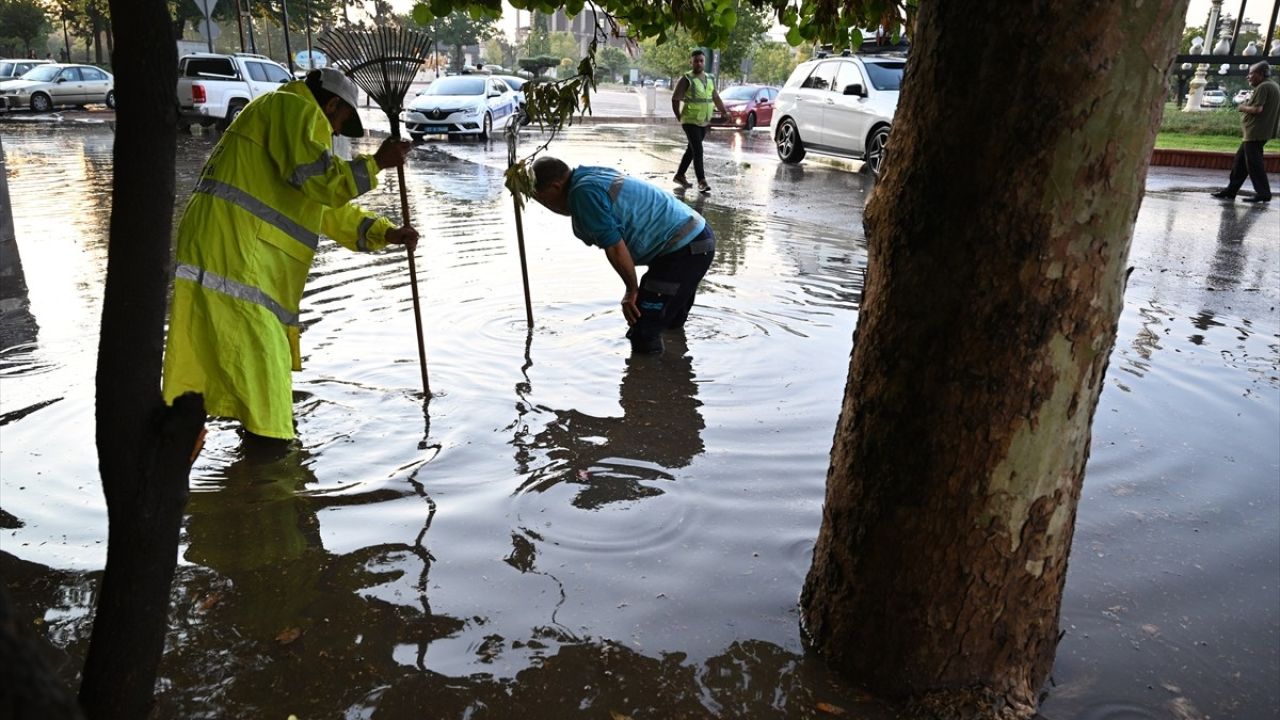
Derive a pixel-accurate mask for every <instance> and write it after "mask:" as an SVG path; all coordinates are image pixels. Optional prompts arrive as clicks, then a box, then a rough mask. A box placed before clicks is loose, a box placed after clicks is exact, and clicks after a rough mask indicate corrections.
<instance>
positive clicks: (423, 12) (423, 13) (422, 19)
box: [413, 3, 436, 25]
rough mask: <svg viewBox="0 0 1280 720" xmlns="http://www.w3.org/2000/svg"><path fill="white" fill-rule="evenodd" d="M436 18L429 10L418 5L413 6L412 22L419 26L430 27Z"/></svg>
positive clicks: (420, 4) (424, 6)
mask: <svg viewBox="0 0 1280 720" xmlns="http://www.w3.org/2000/svg"><path fill="white" fill-rule="evenodd" d="M435 19H436V16H435V15H434V14H432V12H431V8H428V7H427V6H426V5H423V4H422V3H419V4H417V5H414V6H413V21H414V22H416V23H418V24H419V25H430V24H431V21H432V20H435Z"/></svg>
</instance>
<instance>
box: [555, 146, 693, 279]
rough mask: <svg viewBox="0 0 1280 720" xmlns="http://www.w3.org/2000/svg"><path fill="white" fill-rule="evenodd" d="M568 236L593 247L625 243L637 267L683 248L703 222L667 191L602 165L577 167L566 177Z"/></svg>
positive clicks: (691, 209)
mask: <svg viewBox="0 0 1280 720" xmlns="http://www.w3.org/2000/svg"><path fill="white" fill-rule="evenodd" d="M569 217H570V218H572V220H573V234H574V235H577V236H578V238H580V239H581V240H582V241H583V242H584V243H586V244H588V245H595V246H596V247H599V248H608V247H612V246H614V245H616V244H617V243H618V241H619V240H626V241H627V251H628V252H629V253H631V259H632V261H633V262H634V263H635V264H637V265H648V264H649V263H651V262H653V260H654V258H656V257H658V256H660V255H666V254H667V253H670V252H674V251H676V250H679V249H680V248H682V247H684V246H685V245H688V244H689V242H690V241H691V240H693V238H694V237H696V236H697V235H698V233H700V232H702V229H703V228H704V227H706V224H707V221H706V220H704V219H703V218H702V216H701V215H699V214H698V213H697V212H696V211H694V209H693V208H691V207H689V206H688V205H685V204H684V203H682V202H680V201H679V200H678V199H676V197H675V196H674V195H672V194H671V193H669V192H667V191H665V190H661V189H659V188H657V187H655V186H653V185H650V184H649V183H647V182H645V181H643V180H637V179H635V178H632V177H627V176H625V175H622V174H620V173H619V172H618V171H617V170H613V169H611V168H602V167H586V166H583V167H578V168H575V169H574V170H573V174H572V175H571V176H570V177H569Z"/></svg>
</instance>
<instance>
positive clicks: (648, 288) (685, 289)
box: [627, 225, 716, 352]
mask: <svg viewBox="0 0 1280 720" xmlns="http://www.w3.org/2000/svg"><path fill="white" fill-rule="evenodd" d="M715 254H716V237H715V234H714V233H712V232H711V226H710V225H708V226H706V227H705V228H704V229H703V230H702V232H700V233H698V236H697V237H695V238H694V239H693V240H692V241H690V242H689V244H688V245H685V246H684V247H682V248H680V249H679V250H676V251H675V252H671V253H667V254H666V255H659V256H658V257H657V258H656V259H655V260H654V261H653V262H651V263H649V270H648V271H647V272H645V274H644V277H643V278H641V279H640V292H639V294H638V297H637V299H636V305H637V307H639V308H640V319H639V320H637V321H636V322H635V324H634V325H632V326H631V330H629V331H628V332H627V338H628V339H630V340H631V349H632V350H634V351H636V352H661V351H662V337H661V333H662V331H663V330H666V329H669V328H678V327H681V326H683V325H684V322H685V320H688V319H689V310H690V309H692V308H693V300H694V297H695V296H696V295H697V293H698V283H700V282H702V277H703V276H704V275H706V274H707V270H708V269H709V268H710V267H711V260H712V259H713V258H714V257H715Z"/></svg>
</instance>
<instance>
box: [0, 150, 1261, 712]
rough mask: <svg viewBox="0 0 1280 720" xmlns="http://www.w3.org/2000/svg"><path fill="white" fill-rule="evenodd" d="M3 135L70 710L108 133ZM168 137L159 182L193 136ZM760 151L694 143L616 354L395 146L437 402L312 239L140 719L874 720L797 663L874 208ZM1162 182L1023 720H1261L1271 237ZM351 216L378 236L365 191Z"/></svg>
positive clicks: (25, 450)
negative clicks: (625, 718)
mask: <svg viewBox="0 0 1280 720" xmlns="http://www.w3.org/2000/svg"><path fill="white" fill-rule="evenodd" d="M3 132H4V140H3V143H4V148H5V152H6V153H7V160H8V179H9V185H10V192H11V196H12V200H13V212H14V216H15V218H14V220H15V227H16V232H17V236H18V249H19V251H20V252H19V253H17V254H15V257H12V258H11V257H5V258H4V262H5V265H6V269H8V268H9V267H10V266H12V265H17V266H20V269H21V272H22V274H23V278H24V280H25V286H26V291H25V293H20V294H19V295H20V297H16V298H8V297H6V298H5V303H6V304H5V306H4V307H5V309H6V311H5V314H4V315H3V321H4V322H3V325H4V338H5V346H6V347H5V348H4V349H3V351H0V466H2V468H3V477H2V479H0V491H2V495H0V498H2V500H3V510H4V513H5V515H4V516H3V519H4V525H5V527H6V529H5V530H3V534H2V535H0V548H2V549H3V550H4V551H6V552H8V553H12V554H13V555H16V556H17V557H18V558H20V559H21V560H22V561H25V562H23V563H17V562H14V561H9V562H6V563H5V564H4V565H3V567H4V568H5V569H4V572H5V573H6V575H8V576H10V577H11V578H13V579H11V580H10V582H11V584H15V580H16V584H17V585H18V589H17V591H16V593H15V594H16V596H17V599H18V600H19V602H21V603H22V604H23V605H24V606H25V607H27V608H30V609H31V611H32V612H33V613H34V614H35V615H37V616H39V617H41V618H42V623H41V627H42V628H43V629H44V630H45V632H46V633H47V635H48V637H49V638H50V639H51V640H52V641H53V643H54V645H55V646H56V648H57V651H58V652H59V653H60V655H59V657H58V659H59V660H60V662H61V665H60V667H61V668H62V672H64V674H66V675H67V677H68V679H69V680H71V679H73V677H74V673H75V669H76V668H77V667H78V665H79V658H80V657H81V656H82V654H83V651H84V647H85V643H86V641H87V637H88V628H89V608H90V607H91V603H92V601H93V588H94V585H95V583H96V580H97V577H98V575H99V570H100V568H101V566H102V563H103V561H104V557H105V547H104V545H105V539H106V515H105V509H104V507H103V502H102V498H101V493H100V490H99V488H98V484H97V475H96V459H95V455H94V448H93V446H92V438H93V433H92V423H93V369H94V353H95V352H96V348H95V343H94V338H95V334H96V324H97V320H98V314H99V309H100V297H101V284H102V273H103V271H104V268H105V253H106V249H105V248H106V235H107V222H108V217H109V204H108V200H107V198H108V190H109V178H110V173H111V134H110V132H109V130H107V129H105V128H92V127H91V128H57V129H56V130H52V129H50V128H48V127H42V128H18V127H15V126H5V127H4V130H3ZM179 142H180V147H179V158H180V159H179V169H178V175H179V181H178V182H179V187H180V188H188V187H190V185H191V180H192V178H193V177H194V175H195V173H196V172H198V170H199V166H200V164H201V162H202V161H203V158H204V157H205V156H206V155H207V153H208V151H209V150H210V149H211V147H212V139H210V138H190V137H184V138H180V141H179ZM680 150H681V146H680V145H679V144H678V143H677V138H676V135H675V134H674V133H672V132H671V131H670V130H664V129H649V128H636V127H624V126H613V127H610V126H597V127H593V128H590V129H588V130H578V131H573V132H570V133H569V134H568V135H567V136H566V138H565V139H564V140H561V141H558V142H557V145H556V146H555V151H556V153H557V154H559V155H561V156H562V157H564V158H565V159H566V160H568V161H569V162H570V163H571V164H578V163H593V164H606V165H617V166H619V167H623V168H624V169H626V170H627V171H628V172H630V173H632V174H634V175H639V176H642V177H650V178H653V179H659V180H660V179H662V178H664V177H665V176H666V175H667V174H669V173H670V171H671V167H672V166H673V164H674V162H675V161H676V160H677V159H678V156H679V152H680ZM768 153H769V148H768V144H767V137H762V135H761V134H760V133H754V134H752V135H750V136H743V135H742V134H720V133H717V134H715V135H714V136H713V141H712V146H711V148H710V156H709V164H708V167H709V173H710V175H711V178H712V182H713V184H714V185H715V187H716V193H715V194H714V195H713V196H711V197H710V198H705V197H701V196H697V197H695V196H693V195H690V196H688V197H686V200H687V201H688V202H690V203H691V204H693V205H695V206H696V207H698V209H699V210H701V211H702V212H703V213H704V214H705V215H706V216H707V217H708V219H709V220H710V221H711V222H712V224H713V226H714V227H715V229H716V232H717V235H718V240H719V248H718V251H717V257H716V262H715V265H714V266H713V267H712V269H711V272H710V273H709V275H708V278H707V280H706V281H705V282H704V286H703V288H704V289H703V292H702V293H701V295H700V300H699V306H698V308H697V310H696V311H695V315H694V316H693V317H692V318H691V320H690V322H689V325H688V327H687V329H686V333H685V336H684V337H683V338H671V339H669V342H668V349H667V352H666V353H665V354H664V355H662V356H660V357H642V358H630V357H629V353H628V352H627V347H626V344H625V341H624V340H622V338H621V334H622V331H623V329H624V324H623V321H622V318H621V315H620V313H619V312H618V310H617V309H616V308H617V300H618V298H619V297H620V294H621V293H620V283H619V282H618V280H617V279H616V277H615V276H613V274H612V271H611V270H610V269H609V267H608V265H607V263H606V262H605V260H604V258H603V257H602V256H601V254H600V253H599V252H598V251H593V250H590V249H587V248H585V247H583V246H582V245H581V243H579V242H578V241H577V240H575V239H574V238H573V237H572V236H571V234H570V232H569V227H568V222H567V220H566V219H564V218H560V217H557V216H553V215H551V214H550V213H548V212H546V211H544V210H542V209H541V208H530V209H528V210H527V211H526V213H525V215H524V226H525V235H526V237H525V240H526V243H527V247H528V255H529V260H530V267H529V272H530V282H531V286H532V294H533V298H534V315H535V321H536V322H535V325H534V327H533V328H532V329H528V328H526V325H525V320H524V307H523V297H522V293H521V286H520V268H519V262H518V256H517V254H516V249H515V247H516V246H515V234H514V230H513V224H512V209H511V201H510V198H509V197H506V196H505V195H504V194H503V190H502V170H503V168H504V167H505V162H506V154H505V149H504V148H501V147H492V148H488V147H485V146H483V145H479V144H468V143H429V144H427V145H424V146H420V147H419V148H418V149H417V150H416V151H415V155H414V158H413V161H412V163H411V166H410V168H409V171H408V182H407V185H408V189H409V195H410V200H411V204H412V206H413V213H414V217H415V218H416V219H417V220H416V223H417V224H418V225H419V226H420V227H421V228H422V229H423V230H424V232H425V235H426V239H425V240H424V242H423V244H422V246H421V247H420V249H419V255H418V257H419V261H418V271H419V276H420V282H421V290H422V293H423V301H424V311H425V316H424V323H425V332H426V345H427V357H428V361H429V363H430V375H431V385H432V390H433V391H434V393H435V395H436V397H435V398H434V399H433V400H432V401H431V403H430V404H429V406H428V412H427V415H426V416H425V417H424V414H423V407H422V403H421V400H420V397H419V392H420V377H419V369H418V363H417V356H416V344H415V339H414V326H413V319H412V305H411V300H410V293H409V287H408V273H407V270H406V266H405V263H404V259H403V256H402V255H401V254H396V253H388V254H382V255H356V254H353V253H349V252H347V251H345V250H343V249H342V248H340V247H337V246H335V245H332V244H328V245H326V246H325V247H324V248H323V250H322V251H321V253H320V254H319V256H318V258H317V261H316V264H315V267H314V271H313V276H312V278H311V281H310V283H309V285H308V291H307V295H306V298H305V299H304V301H303V311H302V313H303V321H304V323H305V324H306V325H307V330H306V333H305V334H304V336H303V353H304V365H305V369H304V370H303V372H301V373H299V374H298V375H296V377H295V389H296V391H297V393H296V396H297V397H296V399H297V402H296V405H295V416H296V418H297V420H298V426H299V435H300V440H301V442H300V445H299V447H297V448H295V449H292V450H290V451H289V452H286V453H283V454H281V455H272V454H270V453H268V452H264V451H262V450H261V449H258V448H255V447H251V446H245V445H244V444H243V443H241V442H240V439H239V437H238V435H237V434H236V432H235V430H234V427H233V425H232V424H231V423H225V422H215V423H214V425H213V429H212V432H211V434H210V437H209V442H208V445H207V448H206V450H205V452H204V454H203V456H202V457H201V459H200V460H199V462H198V463H197V465H196V467H195V469H194V471H193V474H192V489H193V493H192V496H191V501H190V504H189V507H188V512H189V517H188V519H187V522H186V524H185V528H184V534H183V542H182V547H181V549H180V553H181V558H182V561H181V565H180V567H179V573H178V579H177V582H176V583H175V588H174V594H173V596H174V610H173V620H172V634H171V637H170V642H169V646H168V650H167V654H166V658H165V662H164V664H163V667H162V676H163V677H162V681H161V687H160V693H159V705H158V708H157V715H158V716H162V717H284V716H287V715H288V714H289V713H295V714H297V715H298V716H299V717H350V718H360V717H423V716H427V717H508V716H512V715H513V714H515V713H517V712H518V713H520V714H521V715H523V716H528V717H548V718H558V717H601V716H605V717H607V716H608V713H609V712H610V711H613V712H617V713H620V714H624V715H632V716H634V717H637V718H639V717H657V718H667V717H705V716H717V717H727V718H728V717H733V718H755V717H814V716H819V715H820V714H821V711H820V710H819V709H818V708H819V703H830V704H833V705H836V706H839V707H844V708H848V709H851V710H856V711H857V712H858V713H861V714H862V715H863V716H869V717H875V716H876V715H877V711H876V709H875V708H873V707H870V706H867V705H866V703H865V702H864V701H863V700H861V698H860V696H859V694H858V693H857V692H856V690H854V689H853V688H850V687H847V686H845V685H843V684H841V683H840V682H839V681H838V680H836V679H834V678H832V677H830V676H828V675H827V674H826V673H825V672H824V671H823V669H822V665H821V662H820V661H818V660H816V659H814V658H812V657H809V656H807V655H806V654H805V653H804V650H803V647H802V645H801V643H800V640H799V637H798V632H797V615H796V610H795V604H796V597H797V595H798V592H799V589H800V585H801V582H802V580H803V577H804V573H805V571H806V570H807V566H808V561H809V556H810V553H811V551H812V543H813V538H814V537H815V535H816V532H817V527H818V524H819V521H820V509H821V508H820V506H821V501H822V495H823V482H824V478H825V472H826V462H827V455H828V451H829V449H830V445H831V437H832V433H833V429H834V425H835V420H836V417H837V414H838V411H839V398H840V395H841V391H842V389H843V387H844V378H845V372H846V369H847V362H848V354H849V348H850V338H851V334H852V330H853V326H854V324H855V321H856V317H857V306H858V302H859V299H860V288H861V282H862V273H863V269H864V267H865V263H866V254H865V247H864V245H863V243H862V237H861V210H862V203H863V199H864V198H865V196H866V193H867V192H868V191H869V190H870V184H869V182H868V181H867V180H866V178H865V177H864V176H862V175H859V174H854V173H850V172H848V171H847V169H843V168H838V167H831V166H828V165H824V164H822V163H810V162H806V163H805V164H804V165H802V166H800V167H781V166H779V164H778V163H776V161H774V160H773V158H772V157H770V155H769V154H768ZM1192 180H1197V179H1191V180H1187V181H1186V182H1188V183H1189V182H1192ZM1198 180H1199V181H1203V180H1204V178H1199V179H1198ZM1179 182H1182V181H1176V182H1172V183H1169V184H1168V186H1167V187H1162V188H1158V189H1153V190H1152V191H1151V192H1149V194H1148V197H1147V200H1146V202H1145V204H1144V207H1143V211H1142V216H1141V217H1140V220H1139V229H1138V232H1137V238H1136V240H1135V247H1134V251H1133V264H1134V265H1135V266H1136V267H1137V270H1136V271H1135V273H1134V275H1133V277H1132V279H1131V281H1130V287H1129V292H1128V304H1127V307H1126V310H1125V315H1124V317H1123V319H1122V322H1121V329H1120V337H1119V339H1118V340H1117V346H1116V350H1115V353H1114V354H1113V358H1112V363H1111V369H1110V372H1109V375H1108V377H1109V379H1108V383H1107V388H1106V390H1105V392H1104V394H1103V399H1102V404H1101V406H1100V407H1099V409H1098V415H1097V422H1096V423H1095V435H1094V452H1093V458H1092V460H1091V463H1090V466H1089V474H1088V478H1087V480H1086V484H1085V490H1084V498H1083V499H1082V502H1081V506H1080V512H1079V521H1078V526H1077V533H1076V544H1075V549H1074V551H1073V556H1072V565H1071V573H1070V576H1069V578H1068V586H1067V592H1066V596H1065V598H1064V604H1063V628H1064V630H1065V631H1066V634H1065V636H1064V639H1063V641H1062V644H1061V646H1060V650H1059V655H1058V663H1057V667H1056V668H1055V671H1054V685H1053V686H1051V687H1050V688H1049V689H1048V690H1049V692H1048V696H1047V699H1046V703H1045V706H1044V714H1045V715H1046V716H1047V717H1050V718H1064V719H1065V718H1073V717H1098V718H1128V717H1198V716H1200V715H1212V716H1215V717H1264V716H1270V715H1274V713H1275V712H1277V710H1278V709H1280V699H1278V695H1280V693H1278V691H1277V690H1276V687H1277V684H1276V682H1275V681H1276V680H1277V679H1278V677H1280V657H1278V655H1280V649H1278V648H1280V638H1277V619H1278V615H1280V612H1278V610H1277V605H1278V604H1280V595H1278V594H1277V586H1278V583H1280V568H1278V567H1277V563H1278V561H1280V529H1278V527H1277V525H1278V522H1280V521H1278V519H1277V518H1280V498H1278V497H1277V488H1278V486H1280V482H1278V480H1280V443H1277V439H1278V438H1280V371H1278V368H1277V365H1278V364H1280V360H1278V357H1280V339H1278V335H1280V320H1278V314H1277V310H1276V306H1277V301H1278V300H1280V254H1278V253H1277V248H1276V243H1275V236H1276V233H1275V231H1276V229H1277V226H1278V225H1280V224H1278V223H1277V217H1280V213H1276V212H1274V211H1271V210H1269V209H1261V210H1259V209H1249V210H1246V209H1245V208H1243V207H1240V208H1235V207H1231V206H1228V207H1229V208H1230V209H1229V210H1222V209H1220V207H1219V206H1218V205H1216V204H1208V203H1203V202H1202V201H1201V199H1200V197H1199V196H1198V195H1193V194H1191V193H1189V192H1186V191H1185V190H1186V189H1187V188H1185V187H1182V186H1181V185H1179ZM1184 184H1185V183H1184ZM182 199H183V198H180V202H181V200H182ZM366 201H367V202H366V204H367V205H368V206H370V207H373V208H375V209H377V210H380V211H382V212H384V213H385V214H388V215H391V216H394V215H395V214H396V213H397V212H398V191H397V189H396V187H395V183H394V181H393V182H391V183H389V184H386V185H383V186H382V187H380V188H379V189H378V190H377V191H375V192H374V193H373V194H372V195H371V196H367V197H366ZM6 287H8V286H6ZM1187 713H1192V714H1190V715H1188V714H1187Z"/></svg>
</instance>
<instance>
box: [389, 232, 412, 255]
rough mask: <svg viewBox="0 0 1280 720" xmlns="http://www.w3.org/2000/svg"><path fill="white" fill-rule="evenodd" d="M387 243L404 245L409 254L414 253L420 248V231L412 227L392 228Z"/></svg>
mask: <svg viewBox="0 0 1280 720" xmlns="http://www.w3.org/2000/svg"><path fill="white" fill-rule="evenodd" d="M387 243H389V244H391V245H403V246H405V247H406V248H408V250H409V252H413V251H414V250H415V249H417V247H418V231H417V230H414V229H413V226H412V225H405V226H404V227H398V228H392V229H390V230H388V231H387Z"/></svg>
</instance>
